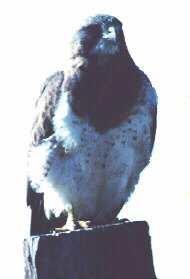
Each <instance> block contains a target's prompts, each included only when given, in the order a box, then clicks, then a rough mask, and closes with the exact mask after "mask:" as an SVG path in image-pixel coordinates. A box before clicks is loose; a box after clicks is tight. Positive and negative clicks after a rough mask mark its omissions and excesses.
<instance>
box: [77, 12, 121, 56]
mask: <svg viewBox="0 0 190 279" xmlns="http://www.w3.org/2000/svg"><path fill="white" fill-rule="evenodd" d="M124 49H126V44H125V39H124V34H123V31H122V23H121V22H120V21H119V20H118V19H117V18H115V17H113V16H110V15H102V14H98V15H95V16H93V17H89V18H87V19H86V20H85V21H84V22H83V24H82V25H81V26H80V28H79V29H78V30H77V31H76V33H75V34H74V37H73V40H72V57H73V58H76V57H84V58H90V57H101V58H102V57H104V58H105V57H106V56H109V57H110V56H115V55H117V54H119V53H120V52H121V51H122V50H124Z"/></svg>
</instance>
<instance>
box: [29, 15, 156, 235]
mask: <svg viewBox="0 0 190 279" xmlns="http://www.w3.org/2000/svg"><path fill="white" fill-rule="evenodd" d="M156 114H157V96H156V92H155V89H154V88H153V86H152V84H151V82H150V80H149V78H148V77H147V76H146V75H145V74H144V73H143V72H142V71H141V70H140V69H139V68H138V67H137V66H136V64H135V63H134V61H133V59H132V57H131V55H130V54H129V51H128V48H127V45H126V43H125V37H124V33H123V31H122V23H121V22H120V21H119V20H118V19H117V18H115V17H113V16H110V15H104V14H98V15H95V16H92V17H89V18H87V19H86V20H85V21H84V22H83V23H82V24H81V26H79V28H78V30H77V31H76V32H75V34H74V36H73V39H72V41H71V48H70V66H69V67H68V69H67V70H65V71H64V72H63V71H59V72H56V73H55V74H53V75H52V76H50V77H49V78H48V79H47V80H46V82H45V85H44V87H43V89H42V91H41V94H40V96H39V98H38V100H37V103H36V115H35V119H34V124H33V127H32V131H31V141H30V145H29V152H28V192H27V204H28V205H29V206H30V207H31V211H32V214H31V234H41V233H47V232H49V231H51V230H54V229H56V228H57V229H59V228H61V229H63V230H65V229H67V228H69V229H75V228H76V227H77V226H79V227H84V228H85V227H86V226H87V225H88V221H90V224H94V225H98V224H106V223H112V222H114V221H115V220H116V217H117V215H118V213H119V212H120V210H121V208H122V207H123V205H124V204H125V203H126V202H127V200H128V199H129V197H130V195H131V193H132V192H133V191H134V189H135V185H136V184H137V183H138V180H139V176H140V173H141V171H142V170H143V169H144V168H145V167H146V166H147V164H148V163H149V160H150V156H151V152H152V148H153V144H154V139H155V131H156Z"/></svg>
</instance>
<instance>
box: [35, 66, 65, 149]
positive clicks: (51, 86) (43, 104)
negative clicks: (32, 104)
mask: <svg viewBox="0 0 190 279" xmlns="http://www.w3.org/2000/svg"><path fill="white" fill-rule="evenodd" d="M63 79H64V73H63V71H59V72H56V73H55V74H53V75H52V76H50V77H49V78H47V80H46V82H45V84H44V86H43V89H42V91H41V94H40V97H39V98H38V100H37V102H36V114H35V118H34V123H33V126H32V131H31V144H32V145H38V144H39V143H40V141H41V140H42V139H45V138H48V137H49V136H51V135H52V133H53V125H52V117H53V115H54V110H55V106H56V103H57V101H58V98H59V96H60V94H61V85H62V83H63Z"/></svg>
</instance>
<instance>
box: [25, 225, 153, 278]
mask: <svg viewBox="0 0 190 279" xmlns="http://www.w3.org/2000/svg"><path fill="white" fill-rule="evenodd" d="M24 255H25V279H156V275H155V272H154V267H153V260H152V251H151V241H150V236H149V228H148V224H147V223H146V222H145V221H138V222H124V223H118V224H113V225H106V226H98V227H95V228H92V229H87V230H77V231H72V232H64V233H59V234H47V235H41V236H32V237H30V238H29V239H25V240H24Z"/></svg>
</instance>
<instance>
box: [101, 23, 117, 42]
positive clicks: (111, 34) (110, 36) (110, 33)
mask: <svg viewBox="0 0 190 279" xmlns="http://www.w3.org/2000/svg"><path fill="white" fill-rule="evenodd" d="M102 37H103V38H104V39H107V40H112V41H116V32H115V28H114V27H113V26H110V27H109V28H108V30H107V31H106V32H104V33H103V35H102Z"/></svg>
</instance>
